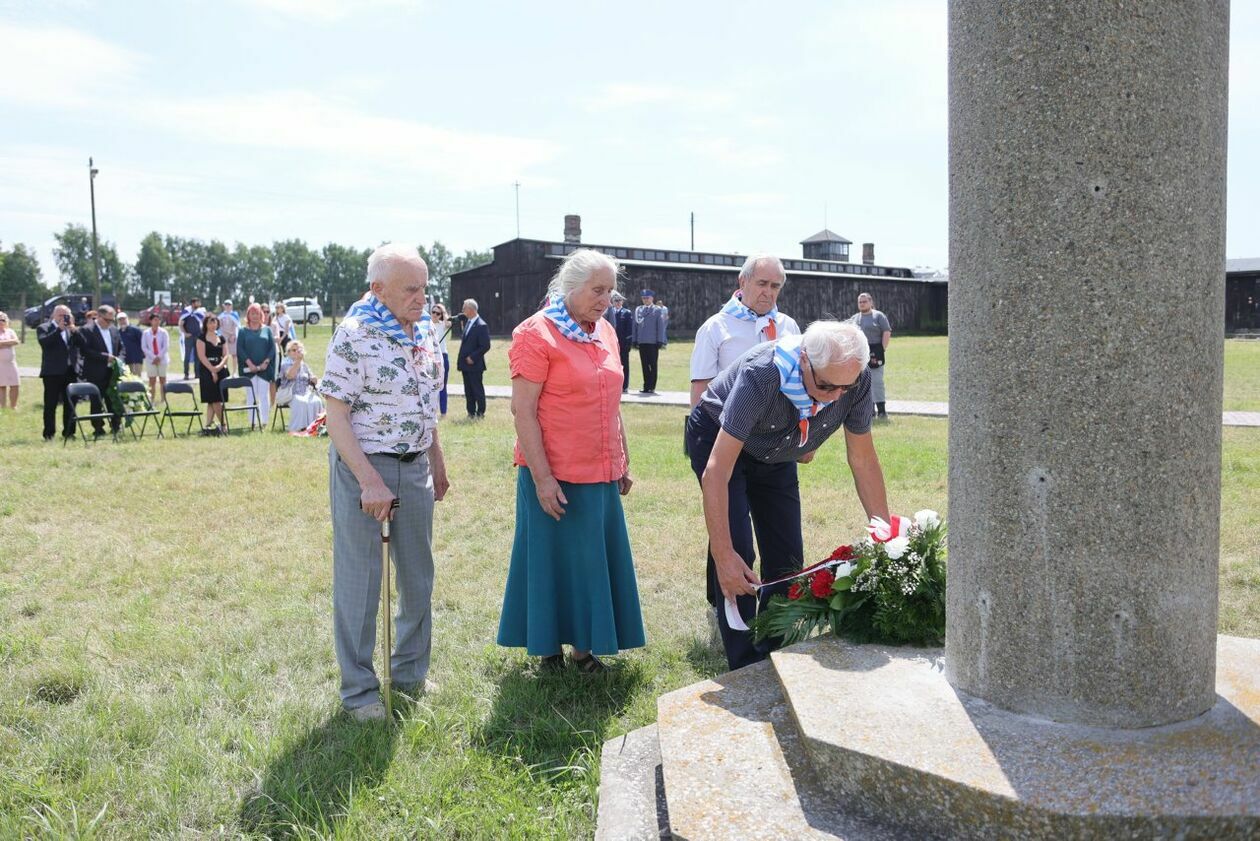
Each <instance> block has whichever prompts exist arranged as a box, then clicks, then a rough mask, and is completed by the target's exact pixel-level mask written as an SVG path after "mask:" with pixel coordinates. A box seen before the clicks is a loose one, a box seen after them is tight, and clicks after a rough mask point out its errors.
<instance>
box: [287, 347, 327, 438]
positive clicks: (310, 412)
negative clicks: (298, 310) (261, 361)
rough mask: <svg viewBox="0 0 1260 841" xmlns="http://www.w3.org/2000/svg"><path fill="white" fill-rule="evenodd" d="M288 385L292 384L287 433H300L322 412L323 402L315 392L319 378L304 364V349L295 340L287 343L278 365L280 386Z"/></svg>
mask: <svg viewBox="0 0 1260 841" xmlns="http://www.w3.org/2000/svg"><path fill="white" fill-rule="evenodd" d="M289 383H292V384H293V400H292V401H291V402H290V403H289V431H290V432H301V431H302V430H303V429H306V428H307V427H308V426H310V425H311V424H312V423H314V422H315V419H316V418H317V417H319V413H320V412H322V411H324V401H323V400H321V399H320V398H319V394H318V393H316V391H315V386H316V385H318V384H319V378H318V377H316V376H315V374H314V372H312V371H311V367H310V366H309V365H307V364H306V348H305V347H303V346H302V343H301V342H299V341H298V340H297V339H294V340H292V341H291V342H289V347H288V349H287V351H286V352H285V360H284V361H283V362H281V363H280V385H281V387H284V386H287V385H288V384H289Z"/></svg>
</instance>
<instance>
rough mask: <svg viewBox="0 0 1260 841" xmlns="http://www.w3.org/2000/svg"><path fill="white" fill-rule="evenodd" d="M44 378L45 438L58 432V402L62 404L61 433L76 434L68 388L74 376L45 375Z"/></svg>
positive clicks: (68, 435)
mask: <svg viewBox="0 0 1260 841" xmlns="http://www.w3.org/2000/svg"><path fill="white" fill-rule="evenodd" d="M43 380H44V438H46V439H48V438H52V437H53V436H54V435H56V434H57V404H58V403H60V404H61V434H62V435H64V436H65V437H67V438H70V437H72V436H73V435H74V419H73V417H72V416H71V413H70V396H69V395H68V394H66V390H67V389H68V388H69V387H70V383H72V382H74V377H72V376H71V375H69V374H62V375H60V376H51V377H43Z"/></svg>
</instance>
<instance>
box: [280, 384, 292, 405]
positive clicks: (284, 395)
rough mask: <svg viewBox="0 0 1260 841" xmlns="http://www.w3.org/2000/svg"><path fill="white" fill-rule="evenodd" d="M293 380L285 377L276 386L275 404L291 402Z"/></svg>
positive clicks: (288, 403)
mask: <svg viewBox="0 0 1260 841" xmlns="http://www.w3.org/2000/svg"><path fill="white" fill-rule="evenodd" d="M293 386H294V381H293V380H289V379H285V380H282V381H281V383H280V385H279V386H277V388H276V406H288V405H290V404H292V403H293Z"/></svg>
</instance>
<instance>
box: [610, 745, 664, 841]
mask: <svg viewBox="0 0 1260 841" xmlns="http://www.w3.org/2000/svg"><path fill="white" fill-rule="evenodd" d="M669 837H671V836H670V830H669V809H668V808H667V807H666V805H665V783H664V779H663V777H662V776H661V746H660V742H659V741H658V740H657V737H656V725H655V724H649V725H648V726H647V727H640V728H639V729H638V730H632V731H630V732H629V733H627V734H625V735H624V736H618V737H617V738H615V739H609V740H608V741H607V742H604V749H603V751H602V752H601V753H600V757H599V815H598V818H597V822H596V830H595V841H659V839H662V838H669Z"/></svg>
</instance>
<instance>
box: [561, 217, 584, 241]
mask: <svg viewBox="0 0 1260 841" xmlns="http://www.w3.org/2000/svg"><path fill="white" fill-rule="evenodd" d="M564 241H565V242H573V243H578V242H581V241H582V217H581V216H578V215H577V214H576V213H570V214H568V215H566V216H565V217H564Z"/></svg>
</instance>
